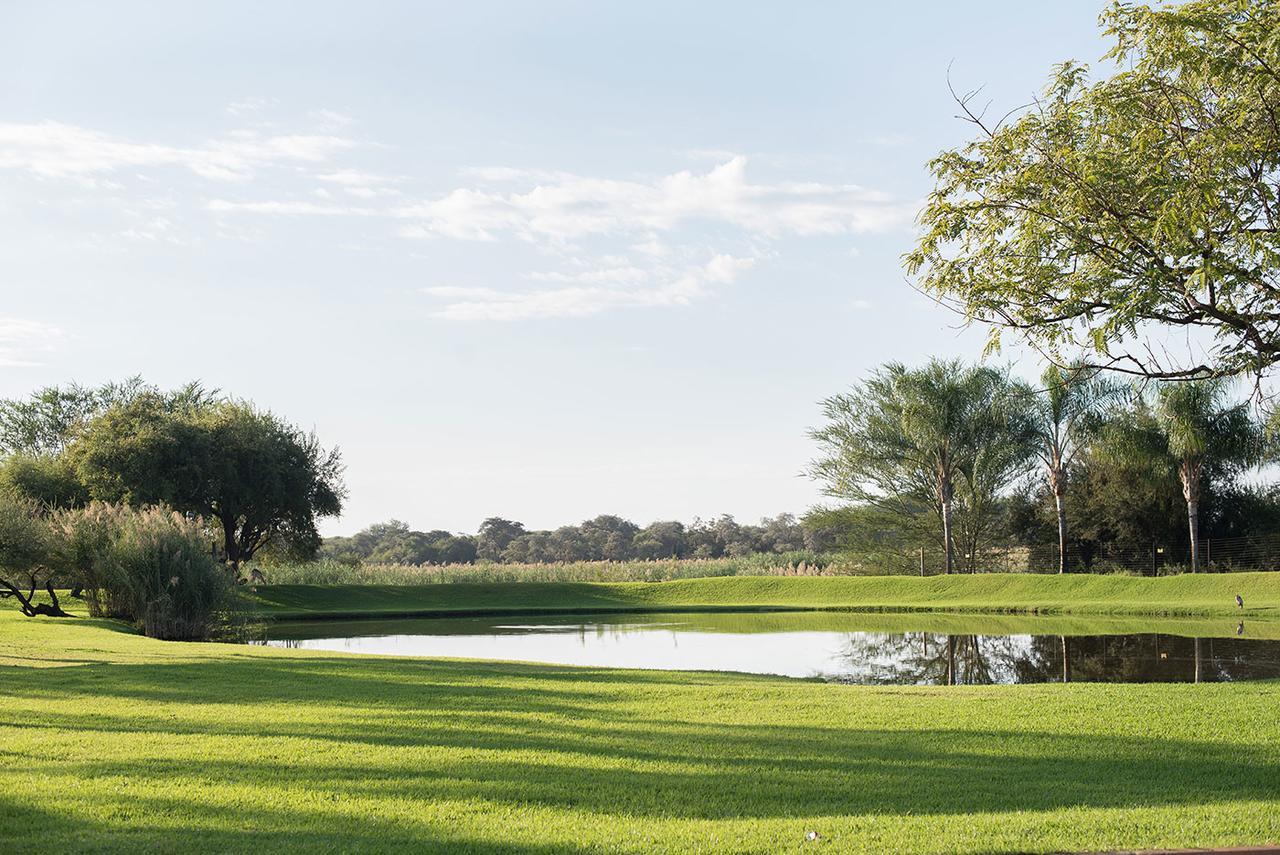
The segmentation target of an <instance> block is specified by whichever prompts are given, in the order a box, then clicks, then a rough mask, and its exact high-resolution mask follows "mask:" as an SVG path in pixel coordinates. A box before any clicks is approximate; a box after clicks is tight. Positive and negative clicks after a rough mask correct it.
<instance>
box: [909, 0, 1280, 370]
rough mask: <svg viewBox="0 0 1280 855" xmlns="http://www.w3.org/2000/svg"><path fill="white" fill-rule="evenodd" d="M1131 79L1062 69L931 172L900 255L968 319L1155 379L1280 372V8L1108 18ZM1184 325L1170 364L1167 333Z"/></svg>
mask: <svg viewBox="0 0 1280 855" xmlns="http://www.w3.org/2000/svg"><path fill="white" fill-rule="evenodd" d="M1102 23H1103V25H1104V27H1105V30H1106V33H1107V34H1108V35H1109V36H1110V37H1111V39H1112V40H1113V41H1114V47H1113V48H1112V50H1111V51H1110V53H1108V54H1107V56H1106V57H1105V59H1107V60H1111V61H1114V63H1115V64H1116V65H1117V66H1118V67H1119V68H1120V70H1119V71H1117V72H1116V73H1115V74H1113V75H1112V76H1110V77H1108V78H1107V79H1104V80H1101V81H1098V82H1094V83H1091V82H1089V79H1088V68H1087V67H1086V66H1084V65H1081V64H1079V63H1076V62H1066V63H1063V64H1062V65H1059V66H1058V67H1057V68H1056V69H1055V71H1054V73H1053V76H1052V78H1051V79H1050V81H1049V84H1048V87H1047V88H1046V91H1045V94H1044V97H1043V98H1038V99H1036V100H1035V101H1034V103H1033V104H1032V105H1031V106H1030V107H1029V108H1028V109H1026V110H1024V111H1021V112H1019V111H1015V113H1014V114H1010V116H1006V117H1005V118H1004V119H1001V120H988V119H987V118H986V116H985V115H984V111H975V110H974V109H972V108H971V104H972V99H973V97H974V95H975V94H976V93H969V94H968V95H964V96H957V99H958V101H959V102H960V105H961V107H962V108H963V110H964V112H965V114H966V115H967V117H968V119H969V120H970V121H971V122H972V123H973V125H974V126H975V128H976V130H977V137H976V139H975V140H974V141H972V142H970V143H969V144H967V145H965V146H963V147H962V148H959V149H956V150H952V151H945V152H943V153H941V154H940V155H938V156H937V157H936V158H934V159H933V160H932V162H931V163H930V168H931V169H932V171H933V174H934V177H935V181H936V184H935V188H934V190H933V192H932V193H931V194H930V196H929V199H928V203H927V205H926V206H925V208H924V210H923V211H922V213H921V214H920V222H921V225H922V226H923V231H922V236H921V238H920V241H919V243H918V245H917V247H916V248H915V250H914V251H912V252H911V253H909V254H908V255H907V256H906V258H905V260H906V263H907V267H908V270H909V272H911V273H912V274H917V273H920V274H921V276H920V279H919V284H920V285H921V286H922V287H923V288H924V289H925V290H927V291H929V292H931V293H933V294H935V295H938V296H939V297H940V298H942V299H943V300H944V301H945V302H948V303H949V304H951V305H953V306H954V307H955V308H957V309H958V310H960V311H962V312H963V313H965V314H966V315H967V317H969V318H970V319H973V320H977V321H981V322H986V323H989V324H991V325H992V326H991V339H990V345H991V346H993V347H998V345H999V337H1000V332H1001V330H1002V329H1012V330H1016V331H1018V332H1019V333H1020V334H1022V335H1023V337H1024V338H1025V339H1026V340H1027V341H1028V342H1029V343H1030V344H1031V345H1032V346H1034V347H1036V348H1038V349H1039V350H1040V351H1041V352H1043V353H1044V354H1046V355H1047V356H1048V357H1049V358H1050V359H1051V360H1053V361H1054V362H1057V363H1058V364H1065V363H1064V360H1065V359H1067V358H1068V356H1069V354H1068V355H1064V354H1067V352H1068V351H1071V352H1073V353H1074V354H1077V355H1081V356H1087V359H1088V361H1089V362H1090V363H1091V364H1093V365H1095V366H1100V367H1106V368H1110V369H1115V370H1119V371H1124V372H1129V373H1132V374H1137V375H1142V376H1147V377H1162V378H1188V377H1199V376H1227V375H1232V374H1237V373H1240V372H1246V371H1253V372H1257V373H1259V374H1260V373H1261V372H1263V371H1265V370H1266V369H1267V368H1269V367H1270V366H1272V365H1274V364H1275V363H1276V362H1277V361H1280V39H1277V38H1276V33H1277V32H1280V2H1276V0H1250V2H1241V0H1193V1H1192V2H1187V3H1182V4H1179V5H1177V6H1172V7H1160V8H1158V9H1151V8H1149V7H1147V6H1141V5H1133V4H1130V3H1126V2H1119V0H1117V2H1114V3H1113V4H1112V6H1111V7H1110V9H1109V10H1108V11H1107V12H1106V13H1105V14H1104V15H1103V16H1102ZM1171 330H1182V331H1186V333H1187V337H1188V342H1189V344H1191V345H1192V346H1190V347H1186V348H1185V349H1184V348H1182V347H1179V353H1182V352H1184V351H1185V353H1186V354H1187V355H1186V356H1179V355H1175V354H1174V353H1173V352H1171V351H1170V350H1169V349H1166V348H1165V347H1163V346H1162V345H1161V344H1160V343H1159V341H1160V338H1161V337H1162V336H1163V335H1167V333H1168V332H1170V331H1171Z"/></svg>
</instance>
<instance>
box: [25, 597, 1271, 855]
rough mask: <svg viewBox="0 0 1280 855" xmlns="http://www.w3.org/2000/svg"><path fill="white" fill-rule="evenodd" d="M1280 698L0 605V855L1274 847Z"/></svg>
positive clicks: (1244, 690) (1241, 687)
mask: <svg viewBox="0 0 1280 855" xmlns="http://www.w3.org/2000/svg"><path fill="white" fill-rule="evenodd" d="M728 581H731V582H734V581H738V580H728ZM766 581H777V580H766ZM787 581H790V580H787ZM798 581H801V582H807V581H808V580H798ZM1193 581H1198V580H1193ZM1242 581H1243V580H1242ZM674 584H675V583H666V584H663V585H656V586H650V587H651V588H652V589H653V590H655V591H657V590H667V589H669V588H668V586H670V587H671V588H674ZM1258 584H1263V583H1261V582H1259V583H1258ZM441 587H448V586H441ZM779 590H781V589H779ZM791 593H793V594H796V593H797V591H795V590H793V591H791ZM799 593H803V591H800V592H799ZM1206 596H1207V595H1206ZM1246 596H1248V595H1246ZM1205 602H1206V603H1208V602H1209V601H1208V600H1206V601H1205ZM1210 605H1212V604H1211V603H1210ZM1272 607H1274V603H1273V604H1272ZM1278 710H1280V683H1275V682H1267V683H1250V684H1235V685H1213V684H1204V685H1165V686H1157V685H1147V686H1114V685H1078V684H1073V685H1065V686H1064V685H1038V686H1004V687H952V688H872V687H856V686H840V685H828V684H822V683H814V682H807V681H797V680H786V679H780V678H767V677H752V676H744V675H733V674H708V673H679V672H637V671H613V670H607V669H589V668H588V669H580V668H566V667H549V666H531V665H517V664H509V663H489V662H458V661H444V660H410V659H395V658H389V657H388V658H384V657H355V656H341V655H335V654H329V653H317V652H310V651H300V650H276V649H266V648H257V647H238V646H230V645H214V644H179V643H165V642H158V641H152V640H149V639H145V638H141V637H138V636H136V635H132V634H130V633H128V632H125V631H122V630H121V629H120V628H119V627H118V626H115V625H113V624H110V623H108V622H102V621H92V620H88V619H79V618H78V619H72V620H61V621H59V620H54V619H48V618H40V619H26V618H22V617H20V616H19V615H18V614H17V613H16V612H15V611H14V610H12V608H11V607H8V606H4V607H0V852H6V853H8V852H27V851H41V852H65V851H69V850H74V851H84V850H90V851H103V852H111V851H122V852H124V851H127V852H134V851H139V850H148V851H161V852H206V851H251V850H252V851H271V852H324V851H344V852H347V851H389V850H399V851H405V852H421V851H438V850H456V851H468V850H473V851H486V852H499V853H503V852H510V853H514V852H588V851H590V852H600V851H614V852H635V851H655V850H656V851H668V852H698V851H705V852H736V851H743V852H780V851H808V850H813V851H867V852H891V851H921V852H929V851H932V852H960V851H970V852H990V851H1002V850H1003V851H1059V850H1095V851H1096V850H1106V849H1115V848H1134V847H1155V846H1193V845H1194V846H1207V845H1243V844H1260V843H1265V842H1272V843H1275V842H1280V713H1278V712H1277V711H1278ZM810 830H814V831H817V832H818V833H819V835H820V838H819V839H818V840H817V841H816V842H814V843H807V842H805V840H804V836H805V834H806V832H808V831H810Z"/></svg>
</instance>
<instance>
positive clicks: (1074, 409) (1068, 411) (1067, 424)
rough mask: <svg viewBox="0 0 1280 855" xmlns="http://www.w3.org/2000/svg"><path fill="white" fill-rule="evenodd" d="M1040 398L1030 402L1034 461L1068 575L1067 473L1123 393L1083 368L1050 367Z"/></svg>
mask: <svg viewBox="0 0 1280 855" xmlns="http://www.w3.org/2000/svg"><path fill="white" fill-rule="evenodd" d="M1040 380H1041V382H1042V383H1043V384H1044V391H1043V393H1042V394H1039V395H1036V396H1034V399H1033V403H1032V405H1031V408H1030V409H1031V418H1032V423H1033V427H1034V431H1035V437H1036V456H1037V457H1039V458H1040V461H1041V463H1043V464H1044V469H1045V481H1046V482H1047V483H1048V486H1049V490H1050V492H1052V493H1053V503H1054V507H1055V509H1056V511H1057V517H1058V572H1059V573H1065V572H1067V509H1066V502H1065V499H1066V493H1067V473H1068V472H1069V471H1070V469H1071V465H1072V464H1073V463H1074V462H1075V460H1076V457H1077V456H1078V455H1079V454H1080V453H1081V452H1082V451H1083V450H1084V449H1085V448H1087V447H1088V445H1089V443H1090V442H1091V441H1092V439H1093V438H1094V437H1095V436H1096V435H1097V433H1098V429H1099V427H1100V426H1101V425H1102V423H1103V420H1104V418H1105V416H1106V411H1107V409H1108V408H1109V407H1110V406H1111V405H1112V404H1114V402H1115V401H1116V400H1117V399H1118V398H1119V397H1120V394H1121V392H1122V389H1123V387H1121V386H1119V385H1118V384H1115V383H1111V382H1108V381H1107V380H1104V379H1103V378H1102V377H1100V376H1099V375H1098V373H1097V372H1096V371H1090V370H1088V369H1086V368H1084V367H1082V366H1072V367H1070V368H1066V369H1064V368H1061V367H1059V366H1057V365H1050V366H1049V367H1048V368H1046V369H1045V371H1044V374H1042V375H1041V376H1040Z"/></svg>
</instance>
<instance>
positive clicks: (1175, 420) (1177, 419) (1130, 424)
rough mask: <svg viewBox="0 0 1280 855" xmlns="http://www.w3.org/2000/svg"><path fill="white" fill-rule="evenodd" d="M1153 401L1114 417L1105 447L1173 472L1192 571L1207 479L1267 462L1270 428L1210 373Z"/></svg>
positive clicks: (1159, 471)
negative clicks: (1234, 399)
mask: <svg viewBox="0 0 1280 855" xmlns="http://www.w3.org/2000/svg"><path fill="white" fill-rule="evenodd" d="M1150 397H1151V398H1152V400H1151V401H1149V402H1148V401H1140V402H1139V405H1138V406H1137V407H1136V408H1135V409H1134V410H1133V411H1132V412H1130V413H1127V414H1126V415H1125V417H1124V418H1123V419H1120V420H1117V421H1116V422H1114V423H1113V424H1112V425H1111V426H1110V427H1109V430H1108V432H1107V436H1106V441H1105V442H1104V443H1103V444H1102V446H1101V448H1102V451H1103V453H1105V454H1107V455H1108V456H1110V457H1111V458H1112V459H1115V460H1117V461H1120V462H1121V463H1124V464H1127V465H1129V466H1132V467H1138V468H1140V469H1145V470H1147V471H1148V472H1150V473H1151V474H1152V475H1154V476H1156V477H1160V476H1162V475H1163V476H1164V477H1169V475H1174V476H1176V477H1177V479H1178V483H1179V484H1180V485H1181V487H1182V496H1183V499H1184V501H1185V502H1186V512H1187V521H1188V526H1189V529H1188V541H1189V544H1190V546H1191V571H1192V572H1193V573H1194V572H1196V571H1197V570H1198V569H1199V566H1198V565H1199V545H1200V541H1201V538H1202V533H1201V530H1200V503H1201V500H1202V497H1203V493H1204V485H1205V483H1206V482H1215V481H1222V480H1225V479H1228V478H1231V477H1233V476H1235V475H1238V474H1239V473H1241V472H1242V471H1244V470H1246V469H1248V468H1250V467H1253V466H1256V465H1258V464H1260V463H1262V462H1264V461H1265V460H1266V459H1267V457H1268V456H1269V454H1270V450H1269V449H1268V443H1267V442H1266V433H1265V431H1264V429H1263V427H1262V425H1261V424H1260V423H1259V422H1258V421H1257V420H1256V419H1255V418H1254V417H1253V415H1252V413H1251V410H1250V406H1249V404H1248V403H1247V402H1244V403H1233V402H1232V400H1231V385H1230V383H1229V382H1228V381H1226V380H1223V379H1217V378H1211V379H1205V380H1192V381H1185V382H1181V383H1164V384H1161V385H1160V386H1159V387H1157V388H1156V390H1155V392H1154V394H1153V395H1151V396H1150Z"/></svg>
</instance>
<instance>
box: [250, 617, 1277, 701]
mask: <svg viewBox="0 0 1280 855" xmlns="http://www.w3.org/2000/svg"><path fill="white" fill-rule="evenodd" d="M904 622H906V623H905V624H904ZM911 622H915V625H914V626H912V625H910V624H911ZM1219 624H1221V622H1218V623H1214V624H1205V627H1206V629H1208V630H1209V631H1210V632H1212V633H1214V634H1217V635H1218V636H1220V637H1212V638H1210V637H1188V636H1187V635H1184V634H1175V633H1173V632H1110V631H1105V632H1099V633H1098V634H1084V633H1078V634H1071V633H1067V632H1057V633H1054V632H1053V630H1054V629H1056V628H1058V627H1063V628H1064V629H1065V628H1066V627H1067V626H1068V625H1072V626H1077V627H1078V626H1079V622H1076V623H1075V624H1068V623H1064V622H1063V621H1062V620H1055V619H1051V618H1043V619H1042V618H1033V619H1028V618H1022V619H1019V620H1018V621H1013V622H1011V621H1009V620H1008V619H1005V618H1000V617H993V618H990V619H987V618H980V617H972V616H970V617H966V618H957V617H955V616H937V615H933V616H928V615H922V616H884V615H849V614H830V613H827V614H816V613H793V614H778V613H772V614H670V615H623V616H620V615H613V616H591V617H583V616H561V617H542V618H536V619H535V618H526V619H518V618H507V619H494V618H461V619H436V620H393V621H367V622H346V623H341V624H337V623H311V624H279V625H276V626H274V627H272V628H271V630H270V631H271V633H272V634H273V635H275V636H276V638H274V639H273V640H270V641H268V642H266V643H268V644H271V645H273V646H277V647H286V648H295V649H297V648H305V649H319V650H333V651H342V652H352V653H381V654H393V655H401V656H441V657H450V658H479V659H499V660H520V661H528V662H542V663H552V664H562V665H590V666H603V667H615V668H647V669H679V670H712V671H744V672H750V673H759V674H778V675H783V676H791V677H820V678H824V679H829V680H834V681H840V682H849V683H862V684H871V685H984V684H993V683H1045V682H1143V683H1146V682H1212V681H1226V680H1251V679H1259V678H1276V677H1280V641H1270V640H1262V639H1255V638H1249V637H1248V634H1247V632H1246V629H1245V627H1244V625H1243V623H1240V624H1238V625H1233V624H1235V622H1234V621H1232V622H1231V623H1226V624H1222V625H1219ZM1150 625H1151V626H1153V627H1158V626H1159V624H1158V623H1157V624H1150ZM1102 626H1104V627H1106V628H1107V629H1110V628H1111V626H1112V625H1110V624H1102ZM1133 626H1134V625H1133V624H1132V623H1129V624H1126V625H1125V628H1132V627H1133ZM1187 626H1192V627H1195V626H1199V624H1194V623H1192V624H1187V623H1183V624H1180V625H1179V629H1183V630H1185V627H1187ZM1255 626H1256V625H1255ZM917 627H918V628H917ZM1042 629H1043V630H1045V631H1043V632H1042V631H1040V630H1042ZM1274 629H1275V627H1274V626H1272V627H1269V630H1274ZM940 630H941V631H940ZM957 630H958V631H957ZM1208 634H1209V633H1208V632H1206V635H1208ZM1271 635H1272V637H1274V635H1275V633H1274V632H1272V633H1271Z"/></svg>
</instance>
